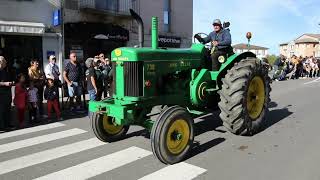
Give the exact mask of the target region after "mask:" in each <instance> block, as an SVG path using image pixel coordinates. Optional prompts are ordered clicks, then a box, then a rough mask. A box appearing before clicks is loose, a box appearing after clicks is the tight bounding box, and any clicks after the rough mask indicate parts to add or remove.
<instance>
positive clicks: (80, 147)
mask: <svg viewBox="0 0 320 180" xmlns="http://www.w3.org/2000/svg"><path fill="white" fill-rule="evenodd" d="M104 144H106V143H104V142H101V141H100V140H98V139H97V138H91V139H88V140H84V141H80V142H76V143H73V144H68V145H65V146H60V147H57V148H53V149H49V150H45V151H42V152H38V153H34V154H30V155H26V156H23V157H19V158H16V159H11V160H8V161H4V162H0V175H1V174H5V173H8V172H11V171H15V170H19V169H22V168H25V167H29V166H33V165H36V164H40V163H44V162H47V161H50V160H54V159H57V158H61V157H64V156H68V155H71V154H75V153H78V152H81V151H85V150H88V149H92V148H95V147H98V146H102V145H104Z"/></svg>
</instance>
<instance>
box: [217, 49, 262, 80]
mask: <svg viewBox="0 0 320 180" xmlns="http://www.w3.org/2000/svg"><path fill="white" fill-rule="evenodd" d="M248 57H253V58H255V57H256V55H255V54H254V53H252V52H250V51H248V52H244V53H241V54H234V55H232V56H230V57H229V58H228V59H227V61H226V62H225V63H223V64H222V65H221V67H220V70H219V71H211V79H212V80H216V81H218V83H217V84H221V83H220V81H221V78H223V77H224V76H225V75H226V74H227V71H228V70H229V69H231V67H232V66H233V65H234V63H236V62H240V61H241V60H243V59H246V58H248Z"/></svg>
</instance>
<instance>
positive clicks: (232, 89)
mask: <svg viewBox="0 0 320 180" xmlns="http://www.w3.org/2000/svg"><path fill="white" fill-rule="evenodd" d="M255 75H259V76H261V77H262V78H263V80H264V83H265V90H266V101H265V105H264V109H263V112H262V113H263V114H262V115H260V116H261V117H259V118H258V119H257V120H256V121H255V122H254V123H252V121H251V120H248V115H247V114H246V107H245V103H244V101H245V100H244V98H246V92H247V88H248V84H249V81H250V78H252V77H253V76H255ZM270 81H271V80H270V78H269V76H268V71H267V70H266V68H264V67H263V65H262V64H261V62H259V61H258V60H257V59H256V58H247V59H243V60H241V61H240V62H238V63H235V65H234V66H233V67H232V68H231V69H230V70H228V72H227V74H226V75H225V77H224V78H223V79H222V83H223V85H222V89H221V90H219V92H218V93H219V95H220V102H219V103H218V106H219V108H220V110H221V113H220V118H221V120H222V121H223V125H224V126H225V127H226V129H227V130H229V131H230V132H232V133H234V134H236V135H252V134H254V133H256V132H258V131H259V130H260V127H261V126H262V124H263V123H264V121H265V116H266V113H267V111H268V104H269V102H270V91H271V87H270Z"/></svg>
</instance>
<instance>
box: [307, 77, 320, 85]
mask: <svg viewBox="0 0 320 180" xmlns="http://www.w3.org/2000/svg"><path fill="white" fill-rule="evenodd" d="M317 82H320V77H319V78H317V79H315V80H312V81H309V82H306V83H304V84H312V83H317Z"/></svg>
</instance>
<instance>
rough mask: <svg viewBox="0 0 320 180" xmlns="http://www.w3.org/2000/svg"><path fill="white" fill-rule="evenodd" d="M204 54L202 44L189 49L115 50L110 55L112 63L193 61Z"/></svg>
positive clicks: (124, 48) (127, 48)
mask: <svg viewBox="0 0 320 180" xmlns="http://www.w3.org/2000/svg"><path fill="white" fill-rule="evenodd" d="M204 53H205V47H204V45H202V44H193V45H192V46H191V48H179V49H153V48H129V47H122V48H117V49H115V50H113V51H112V53H111V60H112V61H152V60H157V61H159V60H177V59H180V58H181V59H182V60H194V59H201V57H202V56H203V55H204Z"/></svg>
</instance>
